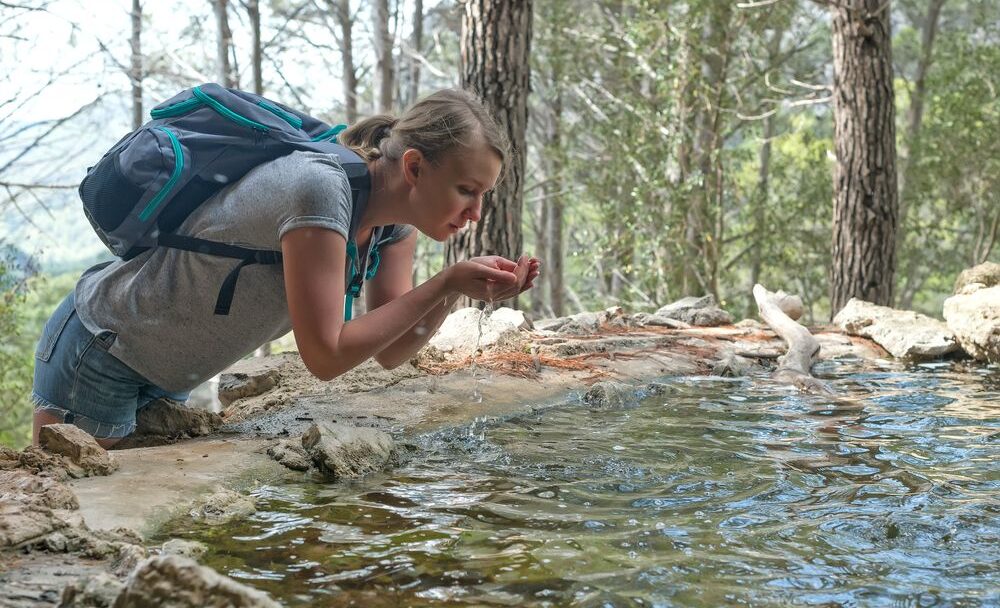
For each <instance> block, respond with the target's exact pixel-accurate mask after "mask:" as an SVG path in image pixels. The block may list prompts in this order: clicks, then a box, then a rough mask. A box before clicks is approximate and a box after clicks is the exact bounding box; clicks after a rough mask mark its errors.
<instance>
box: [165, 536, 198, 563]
mask: <svg viewBox="0 0 1000 608" xmlns="http://www.w3.org/2000/svg"><path fill="white" fill-rule="evenodd" d="M206 551H208V546H206V545H205V543H199V542H198V541H196V540H184V539H182V538H171V539H170V540H168V541H167V542H165V543H163V546H162V547H160V554H161V555H180V556H181V557H189V558H191V559H198V558H199V557H201V556H202V555H204V554H205V552H206Z"/></svg>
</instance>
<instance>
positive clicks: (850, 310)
mask: <svg viewBox="0 0 1000 608" xmlns="http://www.w3.org/2000/svg"><path fill="white" fill-rule="evenodd" d="M833 322H834V324H835V325H837V326H839V327H840V328H841V329H843V330H844V331H845V332H847V333H848V334H851V335H855V336H864V337H866V338H871V339H872V340H874V341H875V342H876V343H878V345H879V346H881V347H882V348H884V349H886V350H887V351H889V354H891V355H892V356H893V357H896V358H899V359H913V360H926V359H936V358H939V357H942V356H944V355H946V354H948V353H950V352H954V351H956V350H958V343H957V342H956V341H955V335H954V334H953V333H952V330H950V329H949V328H948V326H947V325H945V324H944V323H942V322H941V321H938V320H937V319H932V318H931V317H928V316H926V315H922V314H920V313H916V312H912V311H909V310H895V309H893V308H889V307H888V306H878V305H877V304H872V303H870V302H865V301H864V300H859V299H857V298H851V300H850V301H849V302H848V303H847V304H846V305H845V306H844V307H843V308H842V309H841V310H840V312H838V313H837V315H836V316H835V317H834V318H833Z"/></svg>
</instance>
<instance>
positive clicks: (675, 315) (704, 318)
mask: <svg viewBox="0 0 1000 608" xmlns="http://www.w3.org/2000/svg"><path fill="white" fill-rule="evenodd" d="M655 314H656V315H657V316H661V317H666V318H668V319H676V320H678V321H683V322H685V323H690V324H691V325H696V326H698V327H716V326H718V325H729V324H731V323H732V322H733V318H732V317H731V316H729V313H728V312H726V311H724V310H722V309H721V308H719V305H718V304H716V302H715V297H713V296H712V295H705V296H702V297H700V298H696V297H693V296H689V297H686V298H681V299H680V300H677V301H676V302H673V303H671V304H667V305H666V306H663V307H661V308H660V309H659V310H657V311H656V313H655Z"/></svg>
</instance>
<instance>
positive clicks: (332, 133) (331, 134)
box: [312, 125, 347, 141]
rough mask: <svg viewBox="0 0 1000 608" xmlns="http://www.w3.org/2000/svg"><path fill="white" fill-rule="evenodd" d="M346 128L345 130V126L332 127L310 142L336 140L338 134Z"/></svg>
mask: <svg viewBox="0 0 1000 608" xmlns="http://www.w3.org/2000/svg"><path fill="white" fill-rule="evenodd" d="M346 128H347V125H337V126H336V127H332V128H330V129H327V130H326V131H323V132H322V133H320V134H319V135H317V136H316V137H314V138H312V140H313V141H323V140H325V139H331V140H333V139H336V138H337V136H338V135H340V132H341V131H343V130H344V129H346Z"/></svg>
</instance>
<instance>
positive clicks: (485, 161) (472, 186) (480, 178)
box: [403, 140, 501, 241]
mask: <svg viewBox="0 0 1000 608" xmlns="http://www.w3.org/2000/svg"><path fill="white" fill-rule="evenodd" d="M407 152H408V153H409V152H410V151H407ZM413 152H416V151H415V150H414V151H413ZM403 161H404V171H405V172H406V173H407V181H408V182H410V184H411V186H412V188H411V190H410V203H411V205H412V209H413V211H414V217H415V218H416V219H415V221H414V227H415V228H417V229H418V230H420V231H421V232H423V233H424V234H426V235H427V236H429V237H431V238H432V239H434V240H435V241H445V240H447V239H448V237H449V236H451V235H452V234H455V233H456V232H458V231H459V230H461V229H462V228H463V227H464V226H465V225H466V224H467V223H468V222H469V221H470V220H471V221H473V222H477V221H479V216H480V212H481V211H482V204H483V195H484V194H485V193H486V192H489V191H490V190H492V189H493V187H494V186H496V182H497V178H498V177H499V175H500V166H501V162H500V157H499V156H498V155H497V153H496V152H495V151H494V150H493V149H492V148H491V147H489V145H487V144H486V142H484V141H478V140H477V143H476V144H475V145H473V146H462V147H458V148H455V149H454V150H452V151H450V152H448V153H447V154H445V155H444V157H443V158H441V159H440V161H439V162H437V163H432V162H429V161H428V160H427V159H426V158H424V157H423V156H422V155H420V154H419V152H418V153H417V154H416V155H415V156H414V155H410V156H409V158H408V154H404V155H403Z"/></svg>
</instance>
